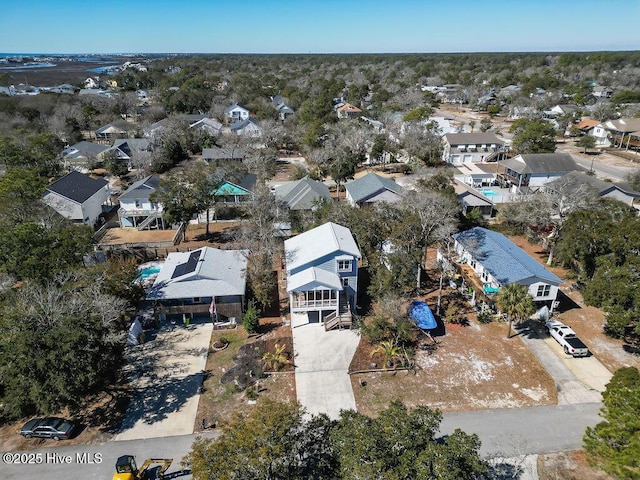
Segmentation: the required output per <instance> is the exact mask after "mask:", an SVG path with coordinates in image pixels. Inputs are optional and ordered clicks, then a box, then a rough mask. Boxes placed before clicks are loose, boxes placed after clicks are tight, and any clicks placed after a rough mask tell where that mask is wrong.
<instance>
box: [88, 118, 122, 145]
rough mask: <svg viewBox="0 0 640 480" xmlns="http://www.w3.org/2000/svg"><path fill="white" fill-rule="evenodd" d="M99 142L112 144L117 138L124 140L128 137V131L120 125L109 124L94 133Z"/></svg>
mask: <svg viewBox="0 0 640 480" xmlns="http://www.w3.org/2000/svg"><path fill="white" fill-rule="evenodd" d="M94 134H95V136H96V140H97V141H99V142H100V141H102V142H109V143H110V142H111V141H112V140H113V139H115V138H122V137H124V136H126V135H127V131H126V130H125V129H123V128H122V127H119V126H118V125H114V124H112V123H107V124H106V125H103V126H102V127H100V128H98V129H96V130H95V131H94Z"/></svg>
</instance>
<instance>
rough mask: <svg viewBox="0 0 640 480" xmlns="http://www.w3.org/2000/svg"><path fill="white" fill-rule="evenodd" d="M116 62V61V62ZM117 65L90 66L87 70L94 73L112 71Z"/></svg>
mask: <svg viewBox="0 0 640 480" xmlns="http://www.w3.org/2000/svg"><path fill="white" fill-rule="evenodd" d="M114 63H115V62H114ZM114 66H115V65H107V66H104V67H95V68H89V69H87V70H86V71H87V72H92V73H107V74H108V73H112V72H111V70H113V68H114Z"/></svg>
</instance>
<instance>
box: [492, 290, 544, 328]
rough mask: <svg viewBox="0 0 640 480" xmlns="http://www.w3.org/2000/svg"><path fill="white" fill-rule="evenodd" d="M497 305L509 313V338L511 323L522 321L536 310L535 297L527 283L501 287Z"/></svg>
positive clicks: (497, 296)
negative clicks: (530, 293)
mask: <svg viewBox="0 0 640 480" xmlns="http://www.w3.org/2000/svg"><path fill="white" fill-rule="evenodd" d="M496 305H497V306H498V308H499V309H500V311H501V312H503V313H505V314H506V315H507V319H508V322H509V326H508V328H507V338H511V324H512V323H513V322H514V321H515V322H516V323H520V322H522V321H523V320H526V319H527V318H528V317H530V316H531V315H533V314H534V312H535V311H536V308H535V305H534V303H533V298H531V295H529V291H528V289H527V287H526V286H525V285H520V284H517V283H510V284H508V285H505V286H503V287H501V288H500V291H499V292H498V294H497V295H496Z"/></svg>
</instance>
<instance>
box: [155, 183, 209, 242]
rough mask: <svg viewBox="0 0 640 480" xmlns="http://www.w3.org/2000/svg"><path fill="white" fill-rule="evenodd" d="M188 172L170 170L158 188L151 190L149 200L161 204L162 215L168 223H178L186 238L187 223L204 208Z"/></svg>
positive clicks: (184, 239) (183, 236)
mask: <svg viewBox="0 0 640 480" xmlns="http://www.w3.org/2000/svg"><path fill="white" fill-rule="evenodd" d="M189 173H190V172H172V173H170V174H168V175H167V176H166V177H165V178H163V179H162V180H161V181H160V188H158V189H157V190H156V191H155V192H153V193H152V194H151V196H150V200H151V201H152V202H154V203H160V204H162V207H163V211H164V216H165V218H166V219H167V221H168V222H169V223H180V224H181V227H182V229H183V230H182V239H183V241H186V239H187V228H186V227H187V223H188V222H189V220H191V218H192V217H193V216H194V215H195V214H197V213H199V212H201V211H202V210H204V209H205V206H204V205H203V204H202V203H201V197H200V195H199V193H200V192H199V191H198V189H197V184H196V183H195V179H194V178H193V176H192V175H189Z"/></svg>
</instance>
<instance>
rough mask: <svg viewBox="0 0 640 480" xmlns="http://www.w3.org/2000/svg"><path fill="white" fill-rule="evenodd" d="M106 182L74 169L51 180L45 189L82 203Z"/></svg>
mask: <svg viewBox="0 0 640 480" xmlns="http://www.w3.org/2000/svg"><path fill="white" fill-rule="evenodd" d="M108 184H109V182H107V181H106V180H105V179H103V178H91V177H89V176H87V175H85V174H84V173H80V172H77V171H75V170H74V171H72V172H70V173H67V174H66V175H65V176H64V177H62V178H61V179H59V180H56V181H55V182H53V183H52V184H51V185H50V186H49V188H47V190H48V191H50V192H53V193H57V194H58V195H60V196H63V197H65V198H68V199H69V200H73V201H74V202H77V203H84V202H86V201H87V200H88V199H89V198H91V197H92V196H93V195H95V193H96V192H98V191H100V190H102V189H104V187H105V186H107V185H108Z"/></svg>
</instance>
